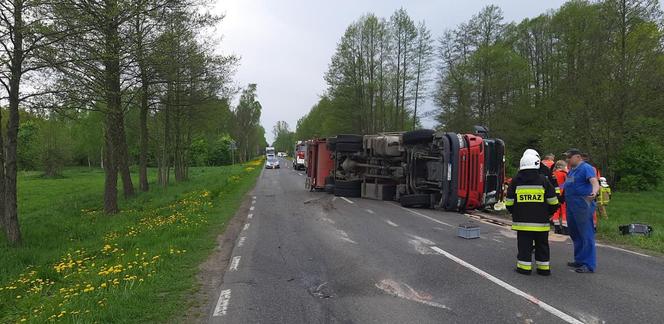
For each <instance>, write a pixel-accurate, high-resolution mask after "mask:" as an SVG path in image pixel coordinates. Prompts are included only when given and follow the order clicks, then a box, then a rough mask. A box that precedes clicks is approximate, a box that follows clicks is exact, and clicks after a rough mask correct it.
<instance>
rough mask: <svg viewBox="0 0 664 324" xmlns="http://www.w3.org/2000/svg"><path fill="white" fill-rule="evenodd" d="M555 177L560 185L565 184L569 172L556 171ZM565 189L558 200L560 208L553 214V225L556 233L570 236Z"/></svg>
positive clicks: (562, 189)
mask: <svg viewBox="0 0 664 324" xmlns="http://www.w3.org/2000/svg"><path fill="white" fill-rule="evenodd" d="M553 176H554V177H555V178H556V181H557V182H558V183H563V184H564V183H565V180H566V179H567V171H565V170H555V171H553ZM564 195H565V188H561V190H560V195H559V196H558V199H559V201H560V208H559V209H558V211H556V212H555V213H554V214H553V224H554V226H555V227H556V233H559V234H565V235H569V231H568V229H567V214H566V213H565V208H566V206H565V200H564V199H563V198H564V197H565V196H564Z"/></svg>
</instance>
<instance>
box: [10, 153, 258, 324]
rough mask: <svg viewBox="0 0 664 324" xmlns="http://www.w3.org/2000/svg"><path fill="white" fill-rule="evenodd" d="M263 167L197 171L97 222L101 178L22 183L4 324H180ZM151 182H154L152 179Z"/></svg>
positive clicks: (28, 177) (81, 172)
mask: <svg viewBox="0 0 664 324" xmlns="http://www.w3.org/2000/svg"><path fill="white" fill-rule="evenodd" d="M261 167H262V165H261V161H254V162H249V163H247V164H244V165H235V166H225V167H209V168H193V169H192V170H191V172H190V176H191V180H190V181H188V182H185V183H180V184H176V185H172V186H171V187H169V188H167V189H161V188H157V187H156V186H154V184H153V189H152V191H151V192H149V193H141V194H139V195H138V196H137V197H136V198H133V199H131V200H128V201H124V200H121V208H122V212H121V213H120V214H118V215H114V216H106V215H104V214H103V213H102V212H101V208H102V190H103V181H104V177H103V173H102V172H101V171H100V170H87V169H75V170H68V171H66V172H65V173H64V175H63V177H62V178H59V179H44V178H42V177H40V176H39V174H38V173H22V174H20V176H19V208H20V212H21V214H20V217H21V225H22V230H23V235H24V243H23V245H22V246H20V247H18V248H12V247H8V246H7V245H6V243H5V242H6V241H5V239H4V237H0V264H1V266H0V323H14V322H32V323H43V322H48V321H58V322H68V323H92V322H98V323H109V322H114V323H126V322H134V323H145V322H164V321H168V320H169V319H172V318H173V317H174V316H180V315H181V314H184V313H185V311H186V309H187V307H188V306H189V304H188V303H187V300H186V296H187V294H189V293H191V292H192V289H195V286H196V283H195V274H196V272H197V271H198V265H199V264H200V263H201V262H203V261H204V260H205V258H206V257H207V255H209V253H210V252H211V251H212V249H213V248H214V246H215V244H216V243H215V242H216V241H215V237H216V235H218V234H219V233H220V232H221V231H222V230H223V228H224V226H225V224H226V223H227V221H228V220H229V219H230V217H232V215H233V214H234V212H235V210H236V209H237V208H238V206H239V205H240V203H241V200H242V197H243V196H244V195H245V194H246V192H247V191H248V190H250V189H251V188H252V187H253V186H254V184H255V181H256V178H257V175H258V174H259V173H260V171H261ZM151 178H152V179H154V175H152V177H151Z"/></svg>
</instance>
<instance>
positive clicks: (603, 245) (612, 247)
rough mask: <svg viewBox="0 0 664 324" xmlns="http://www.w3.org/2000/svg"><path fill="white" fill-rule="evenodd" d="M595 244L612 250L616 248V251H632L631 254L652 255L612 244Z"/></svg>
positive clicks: (648, 256)
mask: <svg viewBox="0 0 664 324" xmlns="http://www.w3.org/2000/svg"><path fill="white" fill-rule="evenodd" d="M595 245H597V246H601V247H605V248H608V249H612V250H616V251H622V252H627V253H631V254H636V255H639V256H642V257H646V258H650V257H651V256H650V255H647V254H643V253H639V252H634V251H630V250H627V249H623V248H619V247H617V246H611V245H606V244H601V243H595Z"/></svg>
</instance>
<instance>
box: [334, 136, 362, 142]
mask: <svg viewBox="0 0 664 324" xmlns="http://www.w3.org/2000/svg"><path fill="white" fill-rule="evenodd" d="M339 143H360V144H362V135H355V134H339V135H337V144H339Z"/></svg>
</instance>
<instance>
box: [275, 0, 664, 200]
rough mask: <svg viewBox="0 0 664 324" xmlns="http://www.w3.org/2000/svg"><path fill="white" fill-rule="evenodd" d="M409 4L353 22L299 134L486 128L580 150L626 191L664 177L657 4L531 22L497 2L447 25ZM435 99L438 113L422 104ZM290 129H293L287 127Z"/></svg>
mask: <svg viewBox="0 0 664 324" xmlns="http://www.w3.org/2000/svg"><path fill="white" fill-rule="evenodd" d="M435 32H436V33H437V35H438V36H437V37H436V38H434V37H433V36H432V32H431V31H430V30H429V29H428V28H427V27H426V24H425V23H424V22H418V23H416V22H414V21H413V20H412V19H411V18H410V17H409V15H408V13H407V12H406V11H405V10H403V9H400V10H397V11H396V12H394V14H393V15H392V16H391V17H389V18H379V17H377V16H375V15H373V14H366V15H364V16H362V17H360V18H359V19H358V20H357V21H355V22H354V23H352V24H351V25H350V26H348V28H347V30H346V32H345V34H344V35H343V36H342V37H341V39H340V41H339V42H338V45H337V50H336V53H335V54H334V56H333V58H332V60H331V62H330V64H329V70H328V72H327V74H326V75H325V76H324V78H325V81H326V82H327V85H328V89H327V91H326V93H325V94H324V95H323V96H321V98H320V100H319V101H318V102H317V103H316V104H315V105H314V106H313V107H312V108H311V110H310V111H309V112H308V114H307V115H305V116H304V117H302V118H301V119H300V120H299V121H298V123H297V128H296V130H295V132H294V133H295V138H296V139H307V138H312V137H325V136H331V135H335V134H339V133H358V134H370V133H377V132H385V131H404V130H411V129H415V128H419V127H421V125H422V123H421V120H422V119H423V118H431V119H434V120H435V126H434V127H435V128H436V129H438V130H443V131H455V132H468V131H472V126H473V125H484V126H487V127H488V129H489V130H490V135H491V136H493V137H498V138H502V139H503V140H505V142H506V145H507V159H508V165H509V170H514V168H515V165H516V164H518V159H519V157H520V156H521V153H522V152H523V151H524V150H525V149H526V148H534V149H537V150H538V151H540V152H542V154H545V153H553V154H555V155H556V156H557V157H558V158H560V155H561V152H564V151H565V150H567V149H568V148H571V147H576V148H579V149H581V150H582V151H584V152H588V153H589V155H590V161H591V163H593V164H595V165H597V166H598V167H599V168H600V170H601V171H602V175H604V176H606V177H607V178H608V179H609V181H610V183H612V184H614V185H617V188H618V189H620V190H629V191H638V190H649V189H655V188H657V186H658V185H659V184H660V183H661V182H662V178H663V177H664V146H663V144H662V143H664V134H663V133H662V132H661V129H663V128H664V38H663V33H664V20H663V14H662V9H661V6H660V3H659V2H658V1H657V0H603V1H576V0H575V1H569V2H567V3H565V4H564V5H563V6H561V7H560V8H558V9H556V10H551V11H548V12H545V13H542V14H541V15H539V16H537V17H533V18H527V19H524V20H522V21H520V22H508V21H505V19H504V17H503V12H502V10H501V9H500V8H499V7H497V6H494V5H489V6H486V7H484V8H483V9H482V10H481V11H480V12H478V13H477V14H476V15H473V16H472V17H470V19H469V20H468V21H466V22H464V23H462V24H460V25H458V26H457V27H456V28H452V29H449V30H443V31H435ZM427 100H428V101H430V102H431V103H433V106H434V107H435V108H434V109H433V110H429V111H422V109H421V107H422V103H423V102H424V101H427ZM283 134H284V135H286V134H288V133H287V132H283Z"/></svg>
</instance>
